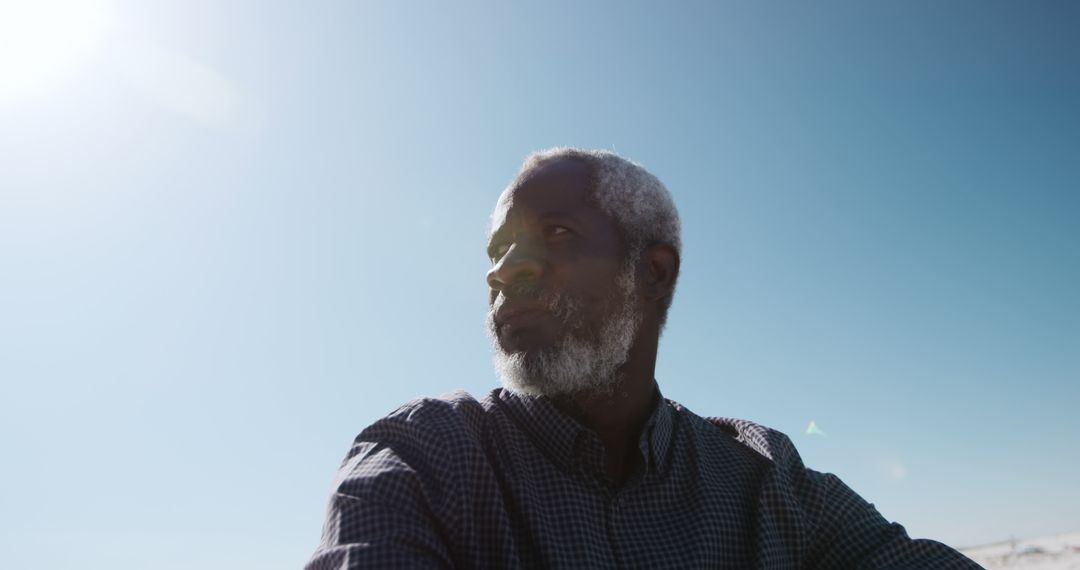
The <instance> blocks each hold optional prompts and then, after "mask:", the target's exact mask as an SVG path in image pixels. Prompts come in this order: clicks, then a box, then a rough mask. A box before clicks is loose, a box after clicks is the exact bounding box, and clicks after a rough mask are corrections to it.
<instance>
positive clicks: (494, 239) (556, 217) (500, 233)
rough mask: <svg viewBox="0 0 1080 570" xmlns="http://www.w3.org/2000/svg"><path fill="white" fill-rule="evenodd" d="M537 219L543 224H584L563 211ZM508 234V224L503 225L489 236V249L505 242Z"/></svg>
mask: <svg viewBox="0 0 1080 570" xmlns="http://www.w3.org/2000/svg"><path fill="white" fill-rule="evenodd" d="M537 219H539V220H540V221H541V222H555V221H563V220H565V221H570V222H573V223H574V224H576V225H581V224H582V221H581V218H579V217H578V216H575V215H573V214H571V213H570V212H565V211H562V210H554V211H551V212H544V213H542V214H540V215H539V216H537ZM506 232H507V230H506V224H503V225H502V226H500V227H499V228H498V229H496V230H495V231H493V232H491V235H490V236H488V241H487V248H488V249H491V247H492V246H494V245H495V244H496V243H498V242H500V241H502V240H504V239H505V235H506Z"/></svg>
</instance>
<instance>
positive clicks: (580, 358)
mask: <svg viewBox="0 0 1080 570" xmlns="http://www.w3.org/2000/svg"><path fill="white" fill-rule="evenodd" d="M634 273H635V268H634V263H633V262H632V260H631V261H628V263H626V264H625V265H624V266H623V268H622V270H621V271H620V272H619V275H618V276H617V277H616V279H615V285H616V289H617V297H615V298H613V299H611V300H610V305H609V308H610V309H611V315H612V316H611V318H610V319H608V320H607V322H605V323H604V324H603V326H602V327H601V328H600V331H599V334H598V335H596V336H597V338H588V337H587V336H586V334H587V329H586V328H585V325H584V319H583V315H582V314H581V306H582V302H581V301H580V300H579V299H576V298H573V297H569V296H567V295H562V294H556V295H554V296H553V297H551V298H549V299H544V301H546V302H545V304H546V305H547V307H548V309H549V310H550V311H551V312H552V313H553V314H554V315H555V316H556V318H559V319H561V320H562V321H563V324H564V325H565V330H567V332H566V334H564V335H563V337H562V338H561V339H560V340H559V342H558V343H557V344H556V345H555V346H551V347H548V348H544V349H543V350H541V351H540V353H539V354H532V355H526V354H525V353H524V352H506V351H505V350H503V348H502V346H500V345H499V340H498V336H497V335H498V333H497V331H496V328H495V320H494V315H495V309H497V308H498V307H499V306H501V302H496V304H495V306H493V307H492V309H491V310H490V311H488V315H487V330H488V335H489V336H490V337H491V340H492V344H493V345H494V348H495V370H496V372H497V373H498V375H499V379H500V380H501V381H502V384H503V386H505V387H506V388H507V389H509V390H513V391H515V392H518V393H522V394H528V395H530V396H548V397H556V396H565V395H572V394H579V393H583V392H588V393H591V394H596V395H610V394H612V393H613V392H614V390H615V388H616V387H617V386H618V384H619V381H620V379H621V376H620V373H619V372H620V368H621V367H622V365H623V364H626V361H627V359H628V357H629V355H630V347H631V345H632V344H633V343H634V339H635V337H636V336H637V331H638V327H639V326H640V325H641V313H640V312H639V311H638V310H637V306H636V304H637V303H636V302H637V295H636V294H635V289H634V285H635V283H634ZM503 299H505V297H500V301H501V300H503ZM594 334H595V333H594ZM590 336H591V335H590Z"/></svg>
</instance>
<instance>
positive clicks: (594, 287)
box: [487, 160, 640, 396]
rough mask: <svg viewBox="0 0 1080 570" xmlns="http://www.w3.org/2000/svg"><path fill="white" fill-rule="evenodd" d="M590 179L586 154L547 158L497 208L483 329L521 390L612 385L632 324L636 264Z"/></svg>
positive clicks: (505, 374) (510, 381) (506, 376)
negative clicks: (594, 200) (592, 197)
mask: <svg viewBox="0 0 1080 570" xmlns="http://www.w3.org/2000/svg"><path fill="white" fill-rule="evenodd" d="M588 183H589V178H588V170H587V167H586V166H585V165H584V164H582V163H580V162H578V161H574V160H562V161H558V162H553V163H549V164H547V165H545V166H543V167H541V168H540V169H539V170H537V171H536V172H534V173H533V174H532V175H531V176H530V177H529V178H527V179H526V180H525V181H524V182H522V183H521V184H520V185H518V186H516V187H512V188H510V189H508V190H507V191H506V192H504V193H503V195H502V196H501V197H500V198H499V202H498V204H497V205H496V208H495V213H494V215H493V220H492V226H493V231H492V235H491V239H490V241H489V244H488V256H489V257H490V258H491V260H492V264H493V266H492V269H491V271H489V272H488V275H487V281H488V285H489V286H490V287H491V297H490V302H491V311H490V312H489V314H488V329H489V333H490V334H491V336H492V340H493V342H494V345H495V353H496V354H495V363H496V367H497V368H498V371H499V374H500V376H501V377H502V380H503V383H504V384H506V385H507V386H508V387H509V388H511V389H514V390H517V391H519V392H524V393H529V394H536V395H548V396H554V395H560V394H571V393H577V392H581V391H586V390H590V391H604V390H609V389H611V388H612V387H613V386H614V383H615V381H616V379H617V378H616V376H617V371H618V368H619V367H620V366H621V365H622V364H623V363H625V362H626V358H627V355H628V352H629V348H630V346H631V345H632V344H633V340H634V336H635V335H636V332H637V326H638V324H639V322H640V308H639V307H638V306H637V300H638V296H637V295H636V292H635V288H634V276H635V266H634V264H633V263H632V260H630V259H628V256H627V255H626V253H625V251H624V247H623V244H622V241H621V239H620V236H619V231H618V228H617V226H616V224H615V222H614V220H612V219H611V218H610V217H609V216H608V215H607V214H605V213H603V212H602V211H600V210H599V209H598V208H596V207H595V206H593V205H591V204H589V203H588V202H587V200H586V197H587V195H588V194H587V192H588Z"/></svg>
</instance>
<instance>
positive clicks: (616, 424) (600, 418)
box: [553, 334, 659, 483]
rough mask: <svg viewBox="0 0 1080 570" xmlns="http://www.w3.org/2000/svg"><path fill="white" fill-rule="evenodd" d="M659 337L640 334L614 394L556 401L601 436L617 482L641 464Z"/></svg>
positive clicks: (610, 472) (653, 392)
mask: <svg viewBox="0 0 1080 570" xmlns="http://www.w3.org/2000/svg"><path fill="white" fill-rule="evenodd" d="M656 336H657V335H649V334H641V335H639V337H638V339H637V340H635V342H634V345H633V346H632V347H631V349H630V355H629V358H628V359H627V362H626V364H624V365H623V366H622V367H621V368H620V369H619V375H620V380H619V382H618V383H617V384H616V386H615V389H614V390H613V391H611V392H610V393H600V394H598V393H592V392H584V393H578V394H574V395H572V396H567V397H564V398H557V399H554V400H553V403H554V404H555V406H556V407H557V408H558V409H559V410H560V411H562V412H563V413H565V414H567V415H569V416H571V417H573V418H574V419H576V420H578V421H579V422H581V423H582V424H584V425H585V426H586V427H588V428H589V429H591V430H593V431H594V432H595V433H596V435H597V436H599V438H600V441H602V442H603V443H604V448H605V451H606V453H607V467H608V469H607V471H608V477H609V478H610V479H612V480H613V481H615V482H616V483H622V482H623V481H625V480H626V479H627V478H628V477H629V476H630V475H632V474H633V473H634V471H636V470H637V468H638V467H640V466H641V462H642V458H641V453H640V451H638V446H637V443H638V438H639V437H640V436H641V429H642V428H643V427H644V425H645V422H646V421H647V420H648V419H649V415H650V413H651V412H652V409H653V406H654V405H655V403H656V402H655V398H656V381H655V379H654V373H655V370H656V346H657V341H658V340H659V339H658V338H656ZM643 337H644V338H643ZM650 337H651V338H650Z"/></svg>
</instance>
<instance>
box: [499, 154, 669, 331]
mask: <svg viewBox="0 0 1080 570" xmlns="http://www.w3.org/2000/svg"><path fill="white" fill-rule="evenodd" d="M563 159H573V160H579V161H581V162H583V163H585V164H586V165H587V166H588V168H589V173H590V178H591V181H590V188H589V190H590V194H591V198H592V200H593V201H594V202H595V204H596V205H597V207H599V208H600V210H601V211H602V212H604V213H605V214H607V215H609V216H611V217H612V219H614V220H615V223H616V225H617V226H618V227H619V229H620V231H621V232H622V235H623V238H624V239H625V240H626V244H627V255H628V256H629V257H637V256H638V255H640V254H641V252H642V251H643V250H644V249H645V248H646V247H649V246H651V245H655V244H666V245H669V246H671V247H672V248H674V249H675V252H676V253H677V254H678V255H679V256H680V257H681V256H682V224H681V223H680V222H679V211H678V210H676V209H675V201H674V200H672V198H671V193H670V192H668V190H667V188H665V187H664V183H663V182H660V179H659V178H657V177H656V176H654V175H653V174H652V173H650V172H649V171H648V170H645V167H643V166H641V165H640V164H638V163H636V162H633V161H631V160H628V159H625V158H623V157H621V156H619V155H617V154H615V153H613V152H610V151H606V150H589V149H581V148H568V147H556V148H551V149H548V150H542V151H537V152H534V153H532V154H530V155H529V156H528V157H527V158H526V159H525V162H524V164H522V165H521V172H520V173H518V176H517V179H515V181H514V184H513V185H515V186H516V185H517V184H519V183H521V182H522V181H523V180H524V179H525V178H527V177H528V176H529V175H530V174H531V173H532V172H533V171H534V170H536V169H537V168H540V167H541V166H543V165H545V164H548V163H550V162H554V161H557V160H563ZM672 293H673V294H672V295H669V296H668V297H667V298H666V299H664V301H663V303H662V304H661V306H660V319H661V325H662V324H663V322H664V321H666V320H667V311H668V308H669V307H670V306H671V300H672V297H673V296H674V292H672Z"/></svg>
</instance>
